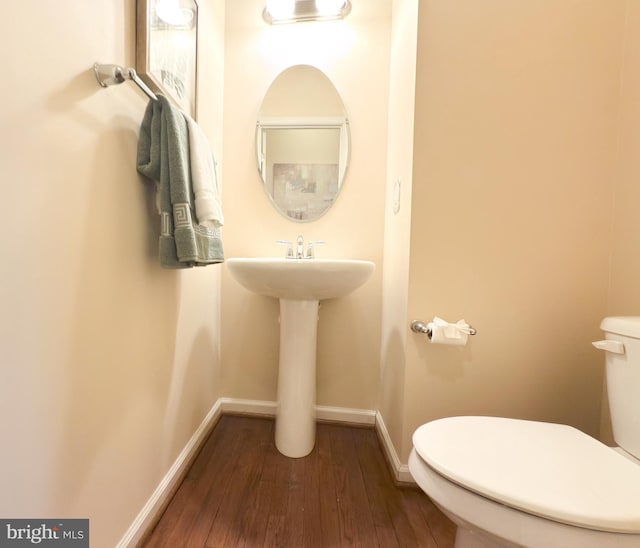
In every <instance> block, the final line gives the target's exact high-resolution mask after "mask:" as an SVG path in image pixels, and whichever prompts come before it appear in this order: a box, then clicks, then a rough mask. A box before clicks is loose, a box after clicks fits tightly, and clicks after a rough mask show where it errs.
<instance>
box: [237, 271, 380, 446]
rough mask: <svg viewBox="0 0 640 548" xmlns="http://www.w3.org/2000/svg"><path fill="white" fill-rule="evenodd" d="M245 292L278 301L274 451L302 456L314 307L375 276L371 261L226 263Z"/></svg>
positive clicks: (309, 426) (311, 394) (312, 391)
mask: <svg viewBox="0 0 640 548" xmlns="http://www.w3.org/2000/svg"><path fill="white" fill-rule="evenodd" d="M226 264H227V266H228V267H229V271H230V272H231V274H232V276H233V277H234V278H235V279H236V280H237V281H238V282H239V283H240V284H241V285H242V286H244V287H245V288H246V289H248V290H249V291H252V292H254V293H257V294H259V295H264V296H267V297H274V298H276V299H279V300H280V363H279V369H278V402H277V411H276V440H275V441H276V447H277V448H278V451H280V452H281V453H282V454H283V455H286V456H288V457H304V456H305V455H307V454H309V453H310V452H311V450H312V449H313V446H314V444H315V437H316V417H315V403H316V340H317V320H318V304H319V301H321V300H324V299H336V298H339V297H344V296H345V295H348V294H349V293H351V292H352V291H353V290H354V289H357V288H358V287H360V286H361V285H362V284H363V283H364V282H366V281H367V280H368V279H369V277H370V276H371V274H372V273H373V269H374V264H373V263H372V262H371V261H359V260H349V259H277V258H254V259H228V260H227V261H226Z"/></svg>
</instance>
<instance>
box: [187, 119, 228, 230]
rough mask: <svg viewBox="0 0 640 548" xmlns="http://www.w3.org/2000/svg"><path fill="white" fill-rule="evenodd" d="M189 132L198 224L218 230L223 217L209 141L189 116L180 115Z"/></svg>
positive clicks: (192, 180) (192, 179)
mask: <svg viewBox="0 0 640 548" xmlns="http://www.w3.org/2000/svg"><path fill="white" fill-rule="evenodd" d="M182 114H183V115H184V117H185V120H186V121H187V129H188V130H189V150H190V153H191V183H192V184H193V194H194V196H195V206H196V218H197V219H198V224H200V225H202V226H206V227H208V228H220V227H221V226H222V225H223V224H224V216H223V215H222V208H221V206H220V187H219V186H218V178H217V174H216V162H215V159H214V157H213V153H212V152H211V147H210V146H209V140H208V139H207V136H206V135H205V133H204V131H202V128H201V127H200V126H199V125H198V124H197V123H196V122H195V120H194V119H193V118H191V116H189V115H188V114H186V113H184V112H183V113H182Z"/></svg>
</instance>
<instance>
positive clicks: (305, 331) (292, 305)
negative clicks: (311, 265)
mask: <svg viewBox="0 0 640 548" xmlns="http://www.w3.org/2000/svg"><path fill="white" fill-rule="evenodd" d="M317 329H318V301H300V300H292V299H282V298H281V299H280V366H279V370H278V407H277V411H276V447H277V448H278V451H280V453H282V454H283V455H285V456H287V457H304V456H305V455H308V454H309V453H310V452H311V450H312V449H313V446H314V444H315V440H316V340H317Z"/></svg>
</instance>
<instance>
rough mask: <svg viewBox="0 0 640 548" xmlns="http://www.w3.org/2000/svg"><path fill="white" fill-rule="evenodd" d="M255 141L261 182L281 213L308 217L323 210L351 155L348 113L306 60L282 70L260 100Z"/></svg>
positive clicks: (304, 219)
mask: <svg viewBox="0 0 640 548" xmlns="http://www.w3.org/2000/svg"><path fill="white" fill-rule="evenodd" d="M256 145H257V147H256V148H257V158H258V169H259V171H260V175H261V178H262V182H263V185H264V188H265V190H266V192H267V194H268V195H269V197H270V199H271V202H272V203H273V205H274V206H275V208H276V209H277V210H278V211H279V212H280V213H281V214H283V215H285V216H286V217H287V218H289V219H291V220H294V221H301V222H308V221H313V220H315V219H318V218H319V217H321V216H322V215H323V214H324V213H326V212H327V211H328V210H329V208H330V207H331V205H332V204H333V203H334V201H335V200H336V197H337V195H338V193H339V192H340V189H341V187H342V184H343V182H344V177H345V173H346V170H347V165H348V159H349V126H348V119H347V115H346V112H345V109H344V106H343V104H342V100H341V99H340V96H339V95H338V92H337V91H336V89H335V88H334V86H333V84H332V83H331V81H330V80H329V79H328V78H327V77H326V76H325V75H324V74H323V73H322V72H321V71H320V70H318V69H316V68H314V67H311V66H308V65H297V66H294V67H290V68H288V69H287V70H285V71H283V72H282V73H281V74H280V75H279V76H278V77H277V78H276V79H275V80H274V82H273V84H272V85H271V87H270V88H269V90H268V92H267V95H266V97H265V98H264V101H263V103H262V108H261V110H260V116H259V118H258V123H257V131H256Z"/></svg>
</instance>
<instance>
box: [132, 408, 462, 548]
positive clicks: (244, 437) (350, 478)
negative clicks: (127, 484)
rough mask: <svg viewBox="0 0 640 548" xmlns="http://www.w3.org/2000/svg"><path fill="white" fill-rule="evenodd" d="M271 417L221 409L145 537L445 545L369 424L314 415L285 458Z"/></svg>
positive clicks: (422, 498) (168, 543) (160, 540)
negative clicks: (300, 449) (313, 425)
mask: <svg viewBox="0 0 640 548" xmlns="http://www.w3.org/2000/svg"><path fill="white" fill-rule="evenodd" d="M273 436H274V423H273V420H271V419H264V418H252V417H244V416H231V415H225V416H223V417H222V418H221V419H220V421H219V422H218V424H217V425H216V427H215V428H214V430H213V431H212V433H211V435H210V437H209V439H208V440H207V441H206V442H205V444H204V445H203V447H202V450H201V451H200V454H199V455H198V457H197V458H196V459H195V461H194V463H193V465H192V467H191V469H190V470H189V472H188V473H187V474H186V476H185V478H184V480H183V482H182V484H181V485H180V487H179V488H178V489H177V491H176V493H175V495H174V497H173V499H172V500H171V502H170V503H169V504H168V505H167V508H166V510H165V512H164V514H163V515H162V517H161V518H160V520H159V521H158V523H157V524H156V526H155V528H154V529H153V531H152V532H151V533H150V534H149V535H148V538H147V540H146V541H145V542H144V543H143V544H142V545H143V546H145V547H149V548H151V547H153V548H160V547H172V548H173V547H177V546H180V547H182V546H184V547H188V548H202V547H205V546H207V547H218V546H220V547H222V546H224V547H247V548H252V547H256V548H257V547H260V546H270V547H272V546H273V547H283V548H289V547H293V548H299V547H303V548H333V547H342V546H359V547H367V548H369V547H374V546H378V547H381V548H392V547H397V546H416V547H420V548H451V547H452V546H453V544H454V538H455V527H454V526H453V524H452V523H451V522H450V521H449V520H448V518H446V517H445V516H444V514H442V512H440V510H439V509H438V508H437V507H436V506H435V505H434V504H433V503H432V502H431V501H430V500H429V498H428V497H427V496H426V495H425V494H424V493H423V492H422V491H420V490H419V489H417V488H410V487H398V486H396V485H395V484H394V482H393V477H392V475H391V473H390V471H389V469H388V466H387V463H386V460H385V457H384V455H383V453H382V450H381V447H380V443H379V440H378V438H377V436H376V433H375V430H374V429H372V428H359V427H350V426H345V425H336V424H325V423H320V424H318V428H317V436H316V445H315V447H314V449H313V451H312V452H311V454H310V455H308V456H306V457H303V458H300V459H290V458H287V457H285V456H283V455H281V454H280V453H279V452H278V451H277V449H276V447H275V444H274V442H273Z"/></svg>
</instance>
